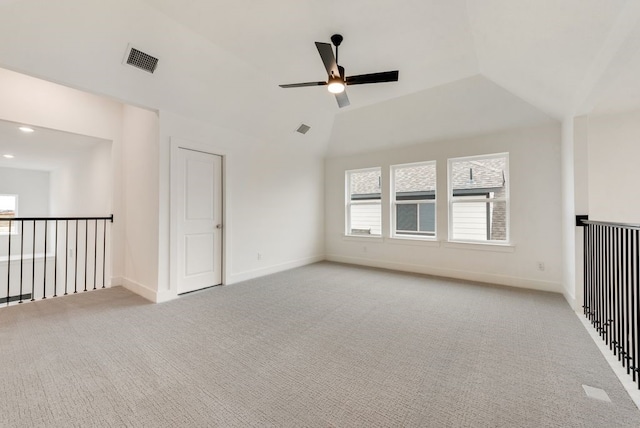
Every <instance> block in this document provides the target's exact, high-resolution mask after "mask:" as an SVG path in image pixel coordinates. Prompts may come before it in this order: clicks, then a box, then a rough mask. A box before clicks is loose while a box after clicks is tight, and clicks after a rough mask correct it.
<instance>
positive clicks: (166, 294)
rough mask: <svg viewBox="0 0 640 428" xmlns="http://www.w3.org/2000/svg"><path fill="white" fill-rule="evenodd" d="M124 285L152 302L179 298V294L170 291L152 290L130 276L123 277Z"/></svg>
mask: <svg viewBox="0 0 640 428" xmlns="http://www.w3.org/2000/svg"><path fill="white" fill-rule="evenodd" d="M121 280H122V286H123V287H124V288H126V289H127V290H129V291H131V292H132V293H135V294H137V295H138V296H141V297H144V298H145V299H147V300H148V301H150V302H153V303H162V302H167V301H169V300H173V299H177V298H178V295H177V294H174V293H172V292H171V290H168V291H156V290H152V289H150V288H149V287H147V286H146V285H142V284H140V283H139V282H135V281H133V280H130V279H128V278H121Z"/></svg>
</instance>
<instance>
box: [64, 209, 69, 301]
mask: <svg viewBox="0 0 640 428" xmlns="http://www.w3.org/2000/svg"><path fill="white" fill-rule="evenodd" d="M64 232H65V244H64V295H65V296H66V295H67V294H68V293H67V283H68V282H69V275H68V273H67V269H68V267H69V220H66V221H65V226H64Z"/></svg>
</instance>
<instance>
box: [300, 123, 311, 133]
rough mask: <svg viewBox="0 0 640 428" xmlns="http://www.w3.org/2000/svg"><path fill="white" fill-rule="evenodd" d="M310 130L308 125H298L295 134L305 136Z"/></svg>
mask: <svg viewBox="0 0 640 428" xmlns="http://www.w3.org/2000/svg"><path fill="white" fill-rule="evenodd" d="M310 129H311V127H310V126H309V125H305V124H304V123H303V124H302V125H300V126H299V127H298V129H296V132H299V133H301V134H306V133H307V132H309V130H310Z"/></svg>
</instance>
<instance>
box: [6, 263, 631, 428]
mask: <svg viewBox="0 0 640 428" xmlns="http://www.w3.org/2000/svg"><path fill="white" fill-rule="evenodd" d="M0 371H1V372H2V374H1V375H0V425H1V426H3V427H37V426H47V427H50V426H52V427H53V426H56V427H57V426H60V427H70V426H77V427H91V426H107V427H121V426H132V427H174V426H196V427H204V426H222V427H244V426H254V427H266V426H284V427H334V426H335V427H394V426H409V427H638V426H640V412H639V411H638V410H637V409H636V407H635V406H634V404H633V403H632V401H631V400H630V399H629V398H628V396H627V395H626V393H625V391H624V389H623V388H622V386H621V385H620V383H619V381H618V380H617V378H616V377H615V376H614V374H613V372H612V371H611V369H610V368H609V366H608V365H607V364H606V362H605V360H604V358H603V357H602V355H601V354H600V353H599V351H598V349H597V348H596V346H595V345H594V343H593V342H592V340H591V339H590V337H589V335H588V334H587V332H586V331H585V330H584V327H583V326H582V325H581V324H580V321H579V320H578V319H577V318H576V316H575V315H574V313H573V312H572V311H571V310H570V308H569V306H568V305H567V304H566V302H565V301H564V299H563V297H562V296H560V295H556V294H549V293H538V292H532V291H523V290H515V289H508V288H499V287H488V286H482V285H477V284H470V283H464V282H456V281H447V280H443V279H436V278H429V277H425V276H419V275H411V274H403V273H395V272H389V271H384V270H375V269H369V268H360V267H353V266H346V265H340V264H333V263H318V264H315V265H311V266H307V267H303V268H299V269H294V270H291V271H287V272H284V273H279V274H276V275H271V276H268V277H264V278H260V279H256V280H251V281H247V282H244V283H241V284H236V285H232V286H227V287H217V288H213V289H209V290H205V291H202V292H198V293H194V294H190V295H187V296H184V297H182V298H180V299H179V300H176V301H172V302H168V303H163V304H158V305H154V304H150V303H147V302H146V301H145V300H143V299H142V298H140V297H138V296H136V295H134V294H131V293H130V292H128V291H127V290H125V289H123V288H121V287H117V288H113V289H107V290H103V291H95V292H90V293H82V294H79V295H75V296H70V297H66V298H57V299H52V300H47V301H39V302H36V303H29V304H23V305H20V306H12V307H8V308H3V309H0ZM583 384H586V385H590V386H594V387H598V388H602V389H604V390H605V391H606V392H607V393H608V394H609V396H610V398H611V400H612V402H611V403H607V402H603V401H597V400H594V399H591V398H588V397H587V396H586V395H585V393H584V391H583V388H582V385H583Z"/></svg>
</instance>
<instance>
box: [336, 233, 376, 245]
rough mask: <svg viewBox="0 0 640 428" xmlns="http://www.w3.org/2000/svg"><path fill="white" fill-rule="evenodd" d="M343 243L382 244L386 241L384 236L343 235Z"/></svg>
mask: <svg viewBox="0 0 640 428" xmlns="http://www.w3.org/2000/svg"><path fill="white" fill-rule="evenodd" d="M342 240H343V241H355V242H377V243H378V244H382V243H383V242H384V239H383V238H382V235H342Z"/></svg>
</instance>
